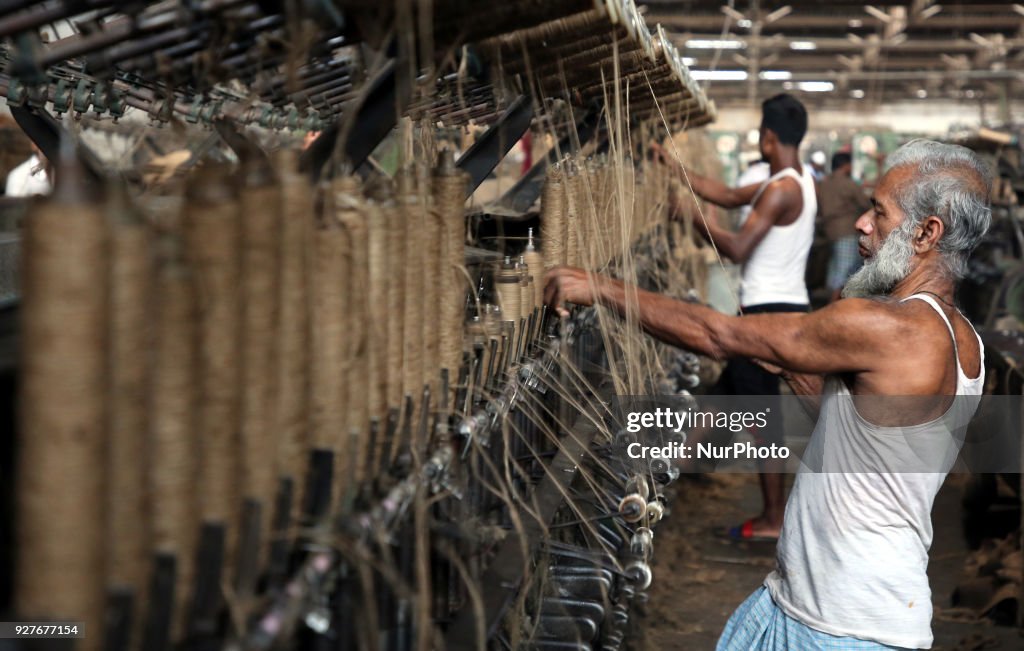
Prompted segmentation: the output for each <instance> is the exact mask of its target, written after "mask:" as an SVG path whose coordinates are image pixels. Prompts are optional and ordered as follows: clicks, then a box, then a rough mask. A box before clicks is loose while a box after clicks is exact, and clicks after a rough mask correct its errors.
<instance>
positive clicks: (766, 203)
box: [754, 176, 803, 225]
mask: <svg viewBox="0 0 1024 651" xmlns="http://www.w3.org/2000/svg"><path fill="white" fill-rule="evenodd" d="M754 207H755V208H757V210H758V211H759V212H761V213H764V214H766V215H769V216H770V217H773V219H772V221H773V222H780V221H781V222H783V223H782V224H780V225H784V224H785V223H787V222H789V221H790V220H791V219H794V218H796V217H797V216H798V215H799V214H800V209H801V208H802V207H803V191H802V190H801V188H800V184H799V183H797V181H796V179H794V178H792V177H789V176H784V177H782V178H778V179H775V180H774V181H772V182H771V183H769V184H768V185H767V186H765V189H764V191H763V192H762V193H761V196H760V197H759V198H758V200H757V203H756V204H755V205H754Z"/></svg>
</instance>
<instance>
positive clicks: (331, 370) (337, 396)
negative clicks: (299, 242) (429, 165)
mask: <svg viewBox="0 0 1024 651" xmlns="http://www.w3.org/2000/svg"><path fill="white" fill-rule="evenodd" d="M318 191H319V192H320V193H321V195H322V197H323V206H322V208H321V209H320V210H319V211H318V215H317V219H316V222H315V226H314V229H313V251H312V253H313V260H312V263H313V264H312V274H311V277H310V299H311V301H310V305H311V313H310V317H311V319H312V321H311V326H312V328H311V335H312V336H311V338H310V356H311V357H310V369H311V385H310V404H311V414H310V416H311V419H310V420H311V433H310V434H311V440H310V442H311V444H312V446H313V447H315V448H321V449H328V450H334V451H335V452H337V451H338V449H339V448H338V446H339V444H340V441H341V438H342V436H343V432H344V431H345V393H344V391H345V384H346V380H347V378H346V377H345V374H344V366H345V350H346V348H345V346H346V344H345V341H346V333H345V329H344V327H345V310H346V294H345V292H346V288H347V282H346V276H347V271H348V248H349V237H348V232H347V231H346V230H345V229H344V228H343V226H342V225H341V223H340V222H339V221H338V218H337V214H336V211H335V209H334V198H333V193H332V192H331V188H330V184H329V183H328V182H324V183H321V184H320V187H319V188H318Z"/></svg>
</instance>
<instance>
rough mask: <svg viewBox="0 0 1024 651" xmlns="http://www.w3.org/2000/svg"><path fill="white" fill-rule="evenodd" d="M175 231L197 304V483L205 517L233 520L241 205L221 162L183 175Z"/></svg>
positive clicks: (236, 484) (236, 475) (238, 492)
mask: <svg viewBox="0 0 1024 651" xmlns="http://www.w3.org/2000/svg"><path fill="white" fill-rule="evenodd" d="M182 232H183V237H184V248H183V249H182V254H183V255H184V256H185V257H186V259H187V262H188V264H189V266H190V268H191V270H192V275H191V278H192V281H193V283H194V287H195V300H196V301H197V307H198V310H199V311H198V318H199V321H198V328H199V358H198V362H199V385H200V386H199V393H198V396H199V408H198V445H199V446H200V447H199V450H198V451H199V452H200V454H198V455H197V456H196V460H197V462H198V464H199V477H198V481H199V485H198V487H197V490H198V492H199V494H200V495H203V496H204V497H203V501H202V517H203V519H204V520H207V521H221V522H234V521H235V515H236V513H237V509H238V507H239V497H240V495H241V490H240V488H241V487H240V485H239V479H240V472H241V467H240V466H241V464H240V463H239V460H238V453H239V450H238V423H239V416H240V411H239V410H240V399H241V393H240V388H241V368H240V364H239V361H240V352H241V346H240V340H239V336H238V335H239V331H240V328H241V312H242V304H241V297H242V293H241V291H240V289H241V263H242V260H241V213H240V205H239V203H238V197H237V195H236V185H235V183H234V182H233V179H232V175H231V170H230V168H229V167H228V166H226V165H214V164H211V165H206V166H204V167H203V169H202V170H198V171H197V172H196V173H194V174H192V175H191V176H190V177H189V179H188V185H187V190H186V199H185V204H184V205H183V207H182ZM164 244H165V245H167V246H171V245H172V244H173V242H172V241H166V242H165V243H164Z"/></svg>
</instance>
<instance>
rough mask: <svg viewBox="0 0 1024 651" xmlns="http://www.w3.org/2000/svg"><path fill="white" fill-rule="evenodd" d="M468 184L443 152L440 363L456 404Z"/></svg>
mask: <svg viewBox="0 0 1024 651" xmlns="http://www.w3.org/2000/svg"><path fill="white" fill-rule="evenodd" d="M468 185H469V176H468V175H467V174H466V173H465V172H462V171H460V170H459V169H457V168H456V167H455V165H454V161H453V160H452V158H451V154H449V153H447V152H443V153H442V154H441V159H440V161H439V163H438V167H437V169H436V171H435V173H434V210H435V211H436V212H437V214H438V216H439V217H440V227H441V228H440V230H441V268H440V274H439V276H438V279H437V282H438V285H439V287H440V289H441V300H440V305H441V309H440V318H439V322H438V323H439V327H438V329H439V330H440V334H441V340H440V346H441V348H440V355H439V363H440V367H441V368H444V369H448V379H449V388H450V392H449V393H450V396H449V398H450V400H449V404H452V399H453V398H454V391H455V380H456V375H457V374H458V371H459V367H460V366H461V365H462V340H463V321H464V320H465V315H464V306H465V303H466V289H467V286H466V275H465V273H464V272H463V266H464V265H465V256H466V254H465V241H466V216H465V204H466V188H467V187H468Z"/></svg>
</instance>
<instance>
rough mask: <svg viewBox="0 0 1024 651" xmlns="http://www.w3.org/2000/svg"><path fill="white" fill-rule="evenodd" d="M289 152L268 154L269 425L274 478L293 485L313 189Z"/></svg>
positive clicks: (304, 450)
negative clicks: (273, 308) (277, 189)
mask: <svg viewBox="0 0 1024 651" xmlns="http://www.w3.org/2000/svg"><path fill="white" fill-rule="evenodd" d="M298 161H299V156H298V152H297V151H296V150H294V149H282V150H278V151H276V152H274V155H273V162H274V166H275V168H276V170H277V175H278V178H280V180H281V210H282V224H281V243H280V257H281V263H280V265H279V267H278V281H277V287H278V296H279V299H278V307H279V313H278V319H279V321H278V324H279V325H278V330H277V344H276V349H275V351H274V357H275V359H276V360H277V362H276V363H277V384H276V389H275V396H274V401H275V407H276V408H275V410H274V417H275V418H274V427H275V429H276V430H277V432H278V437H279V438H278V453H277V454H276V455H275V456H276V457H277V461H278V463H277V474H278V476H280V477H291V478H292V480H293V481H296V482H297V481H298V480H299V478H300V477H301V476H302V474H303V473H304V471H305V466H306V459H307V455H308V447H309V432H308V428H307V426H306V419H307V417H308V415H309V413H308V412H309V356H310V355H309V354H310V350H309V339H308V336H309V335H308V331H309V263H310V245H311V238H312V229H313V186H312V184H311V183H310V181H309V176H308V175H307V174H302V173H300V172H299V170H298Z"/></svg>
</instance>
